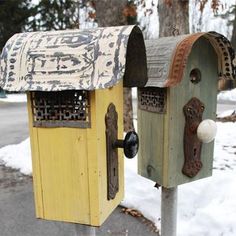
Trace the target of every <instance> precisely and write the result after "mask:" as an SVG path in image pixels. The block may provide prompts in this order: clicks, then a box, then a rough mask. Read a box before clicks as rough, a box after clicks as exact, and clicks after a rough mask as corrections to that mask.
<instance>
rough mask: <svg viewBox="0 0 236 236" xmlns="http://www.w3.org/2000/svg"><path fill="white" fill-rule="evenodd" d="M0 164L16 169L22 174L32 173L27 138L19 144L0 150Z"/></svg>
mask: <svg viewBox="0 0 236 236" xmlns="http://www.w3.org/2000/svg"><path fill="white" fill-rule="evenodd" d="M0 164H4V165H5V166H7V167H12V168H13V169H18V170H20V172H22V173H23V174H26V175H30V174H31V172H32V162H31V151H30V141H29V138H27V139H26V140H25V141H23V142H21V143H19V144H14V145H8V146H5V147H3V148H1V149H0Z"/></svg>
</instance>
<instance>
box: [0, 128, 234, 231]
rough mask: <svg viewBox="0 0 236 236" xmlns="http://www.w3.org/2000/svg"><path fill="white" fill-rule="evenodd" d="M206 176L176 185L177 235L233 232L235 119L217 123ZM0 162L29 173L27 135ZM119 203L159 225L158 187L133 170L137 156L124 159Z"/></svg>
mask: <svg viewBox="0 0 236 236" xmlns="http://www.w3.org/2000/svg"><path fill="white" fill-rule="evenodd" d="M217 126H218V133H217V137H216V141H215V144H216V145H215V155H214V171H213V176H212V177H210V178H206V179H202V180H199V181H196V182H193V183H189V184H184V185H181V186H179V197H178V236H199V235H201V236H203V235H207V236H221V235H227V236H231V235H232V236H233V235H236V201H235V199H236V187H235V186H236V155H235V154H236V141H235V140H236V123H217ZM0 162H2V163H5V165H7V166H10V167H12V168H15V169H20V171H21V172H22V173H24V174H30V173H31V158H30V143H29V139H27V140H25V141H23V142H22V143H20V144H17V145H9V146H6V147H3V148H2V149H0ZM125 164H126V171H125V182H126V185H125V199H124V200H123V202H122V205H123V206H126V207H130V208H135V209H137V210H139V211H141V212H142V213H143V215H144V216H145V217H147V218H148V219H150V220H151V221H153V222H154V223H155V224H156V226H157V227H158V228H160V217H161V215H160V196H161V190H157V189H156V188H154V182H152V181H150V180H148V179H145V178H143V177H141V176H139V175H138V174H137V171H136V169H137V158H134V159H132V160H130V159H126V161H125Z"/></svg>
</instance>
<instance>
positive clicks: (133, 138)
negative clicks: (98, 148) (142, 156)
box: [113, 131, 139, 159]
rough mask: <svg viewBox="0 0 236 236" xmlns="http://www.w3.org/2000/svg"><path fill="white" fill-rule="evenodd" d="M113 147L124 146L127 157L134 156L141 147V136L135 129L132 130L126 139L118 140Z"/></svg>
mask: <svg viewBox="0 0 236 236" xmlns="http://www.w3.org/2000/svg"><path fill="white" fill-rule="evenodd" d="M113 148H124V154H125V156H126V157H127V158H129V159H131V158H134V157H135V155H136V154H137V152H138V148H139V138H138V134H137V133H136V132H135V131H130V132H128V133H127V134H126V135H125V139H124V140H116V141H115V143H114V144H113Z"/></svg>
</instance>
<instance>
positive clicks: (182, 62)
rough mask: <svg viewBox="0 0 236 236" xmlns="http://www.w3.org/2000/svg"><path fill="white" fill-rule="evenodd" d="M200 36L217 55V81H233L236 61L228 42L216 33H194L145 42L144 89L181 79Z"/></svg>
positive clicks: (166, 84)
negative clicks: (145, 66) (146, 69)
mask: <svg viewBox="0 0 236 236" xmlns="http://www.w3.org/2000/svg"><path fill="white" fill-rule="evenodd" d="M201 37H204V38H206V39H207V40H208V41H209V42H210V43H211V45H212V47H213V48H214V49H215V51H216V54H217V56H218V72H219V78H225V79H235V77H236V59H235V53H234V50H233V48H232V45H231V44H230V42H229V40H228V39H227V38H225V37H224V36H223V35H221V34H218V33H216V32H209V33H196V34H190V35H180V36H175V37H174V36H173V37H164V38H159V39H153V40H147V41H145V44H146V54H147V67H148V82H147V84H146V87H170V86H175V85H177V84H178V83H179V82H180V81H181V80H182V78H183V74H184V69H185V67H186V64H187V60H188V56H189V54H190V52H191V49H192V47H193V45H194V43H196V42H197V41H198V40H199V39H200V38H201Z"/></svg>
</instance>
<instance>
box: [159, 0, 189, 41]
mask: <svg viewBox="0 0 236 236" xmlns="http://www.w3.org/2000/svg"><path fill="white" fill-rule="evenodd" d="M158 14H159V25H160V28H159V32H160V33H159V34H160V37H167V36H173V35H179V34H188V33H189V1H188V0H159V3H158Z"/></svg>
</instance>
